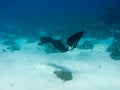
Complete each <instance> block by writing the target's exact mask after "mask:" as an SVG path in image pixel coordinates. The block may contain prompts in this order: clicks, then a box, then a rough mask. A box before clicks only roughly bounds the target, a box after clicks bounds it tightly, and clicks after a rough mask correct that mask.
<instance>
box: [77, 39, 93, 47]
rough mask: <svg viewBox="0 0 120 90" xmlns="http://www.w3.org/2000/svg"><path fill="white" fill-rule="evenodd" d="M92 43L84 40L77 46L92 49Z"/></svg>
mask: <svg viewBox="0 0 120 90" xmlns="http://www.w3.org/2000/svg"><path fill="white" fill-rule="evenodd" d="M93 47H94V44H93V43H92V42H91V41H88V40H86V41H84V42H83V44H81V45H79V46H78V48H80V49H93Z"/></svg>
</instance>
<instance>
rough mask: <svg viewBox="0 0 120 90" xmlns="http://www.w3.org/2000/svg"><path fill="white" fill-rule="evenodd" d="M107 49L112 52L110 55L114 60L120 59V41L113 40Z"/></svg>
mask: <svg viewBox="0 0 120 90" xmlns="http://www.w3.org/2000/svg"><path fill="white" fill-rule="evenodd" d="M107 51H108V52H110V57H111V58H112V59H114V60H120V41H116V42H113V43H112V44H111V45H110V46H109V47H108V48H107Z"/></svg>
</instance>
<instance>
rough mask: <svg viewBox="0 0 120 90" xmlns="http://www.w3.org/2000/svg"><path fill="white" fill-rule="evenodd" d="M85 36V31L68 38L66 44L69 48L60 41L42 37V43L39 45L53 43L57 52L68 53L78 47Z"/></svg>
mask: <svg viewBox="0 0 120 90" xmlns="http://www.w3.org/2000/svg"><path fill="white" fill-rule="evenodd" d="M83 34H84V31H80V32H77V33H75V34H73V35H71V36H70V37H68V39H67V42H66V43H67V44H68V46H69V47H67V46H65V45H64V44H63V42H62V41H60V40H55V39H53V38H51V37H44V36H42V37H40V41H41V42H40V43H38V45H42V44H45V43H51V44H52V45H53V46H54V47H55V48H56V49H57V50H59V51H61V52H66V51H69V50H71V49H74V48H76V47H77V44H78V41H79V40H80V39H81V37H82V36H83Z"/></svg>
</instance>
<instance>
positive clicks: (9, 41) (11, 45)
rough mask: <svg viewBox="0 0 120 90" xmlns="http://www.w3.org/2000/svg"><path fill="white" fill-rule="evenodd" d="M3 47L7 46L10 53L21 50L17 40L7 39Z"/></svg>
mask: <svg viewBox="0 0 120 90" xmlns="http://www.w3.org/2000/svg"><path fill="white" fill-rule="evenodd" d="M3 45H6V46H7V49H8V50H10V51H12V52H13V51H17V50H20V46H19V45H18V44H17V43H16V42H15V40H12V39H7V40H5V41H4V42H3Z"/></svg>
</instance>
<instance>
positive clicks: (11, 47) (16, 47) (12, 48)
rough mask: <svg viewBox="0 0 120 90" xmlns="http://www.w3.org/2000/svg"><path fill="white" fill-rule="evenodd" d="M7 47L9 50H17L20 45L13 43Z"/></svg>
mask: <svg viewBox="0 0 120 90" xmlns="http://www.w3.org/2000/svg"><path fill="white" fill-rule="evenodd" d="M7 49H9V50H10V51H11V52H13V51H18V50H20V46H19V45H17V44H14V45H11V46H8V47H7Z"/></svg>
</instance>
